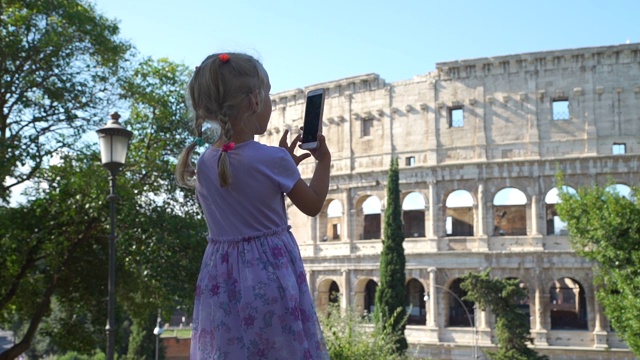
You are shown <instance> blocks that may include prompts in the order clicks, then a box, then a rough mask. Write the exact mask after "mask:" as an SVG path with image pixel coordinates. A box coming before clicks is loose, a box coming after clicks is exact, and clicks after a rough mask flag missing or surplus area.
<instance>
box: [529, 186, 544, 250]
mask: <svg viewBox="0 0 640 360" xmlns="http://www.w3.org/2000/svg"><path fill="white" fill-rule="evenodd" d="M538 207H539V204H538V196H537V195H531V246H532V247H533V248H535V249H539V250H544V241H543V240H544V238H543V236H542V234H540V225H539V223H538V220H539V214H538Z"/></svg>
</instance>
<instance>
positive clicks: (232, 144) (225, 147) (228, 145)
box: [222, 141, 236, 152]
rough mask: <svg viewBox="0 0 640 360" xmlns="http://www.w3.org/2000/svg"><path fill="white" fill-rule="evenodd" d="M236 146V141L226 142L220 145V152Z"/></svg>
mask: <svg viewBox="0 0 640 360" xmlns="http://www.w3.org/2000/svg"><path fill="white" fill-rule="evenodd" d="M235 146H236V143H234V142H233V141H231V142H228V143H226V144H224V145H222V152H229V151H231V150H233V148H234V147H235Z"/></svg>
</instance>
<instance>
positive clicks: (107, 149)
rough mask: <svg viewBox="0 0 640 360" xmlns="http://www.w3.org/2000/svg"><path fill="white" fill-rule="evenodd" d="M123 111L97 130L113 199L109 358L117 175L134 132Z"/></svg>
mask: <svg viewBox="0 0 640 360" xmlns="http://www.w3.org/2000/svg"><path fill="white" fill-rule="evenodd" d="M119 119H120V114H118V113H117V112H114V113H113V114H111V119H110V120H109V122H107V125H105V126H103V127H101V128H100V129H98V130H97V131H96V132H97V133H98V139H99V142H100V158H101V162H102V166H104V167H105V168H106V169H107V170H109V175H110V176H109V183H110V185H111V192H110V193H109V196H107V200H108V201H109V210H110V219H111V233H110V235H109V299H108V318H107V326H106V328H105V329H106V332H107V360H113V356H114V348H115V333H114V331H115V312H114V311H115V306H116V200H117V199H118V196H117V195H116V175H118V172H119V171H120V168H121V167H122V165H124V162H125V159H126V158H127V151H128V150H129V140H131V136H132V135H133V133H132V132H131V131H129V130H127V129H125V128H124V127H123V126H122V125H120V123H119V122H118V120H119Z"/></svg>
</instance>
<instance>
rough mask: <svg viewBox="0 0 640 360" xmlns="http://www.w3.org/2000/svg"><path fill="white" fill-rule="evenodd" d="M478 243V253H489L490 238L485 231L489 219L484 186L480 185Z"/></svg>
mask: <svg viewBox="0 0 640 360" xmlns="http://www.w3.org/2000/svg"><path fill="white" fill-rule="evenodd" d="M477 216H478V243H477V245H476V250H477V251H489V237H488V236H487V232H486V230H485V225H486V224H487V219H486V217H485V208H484V184H478V213H477Z"/></svg>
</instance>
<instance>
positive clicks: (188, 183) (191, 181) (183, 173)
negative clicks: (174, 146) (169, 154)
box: [176, 143, 196, 189]
mask: <svg viewBox="0 0 640 360" xmlns="http://www.w3.org/2000/svg"><path fill="white" fill-rule="evenodd" d="M195 148H196V143H192V144H189V146H187V147H186V148H184V150H182V152H181V153H180V156H179V157H178V164H177V165H176V182H177V183H178V185H180V186H184V187H186V188H190V189H194V188H195V187H196V181H195V178H196V168H195V167H194V166H193V162H192V161H191V158H192V156H193V150H195Z"/></svg>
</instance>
